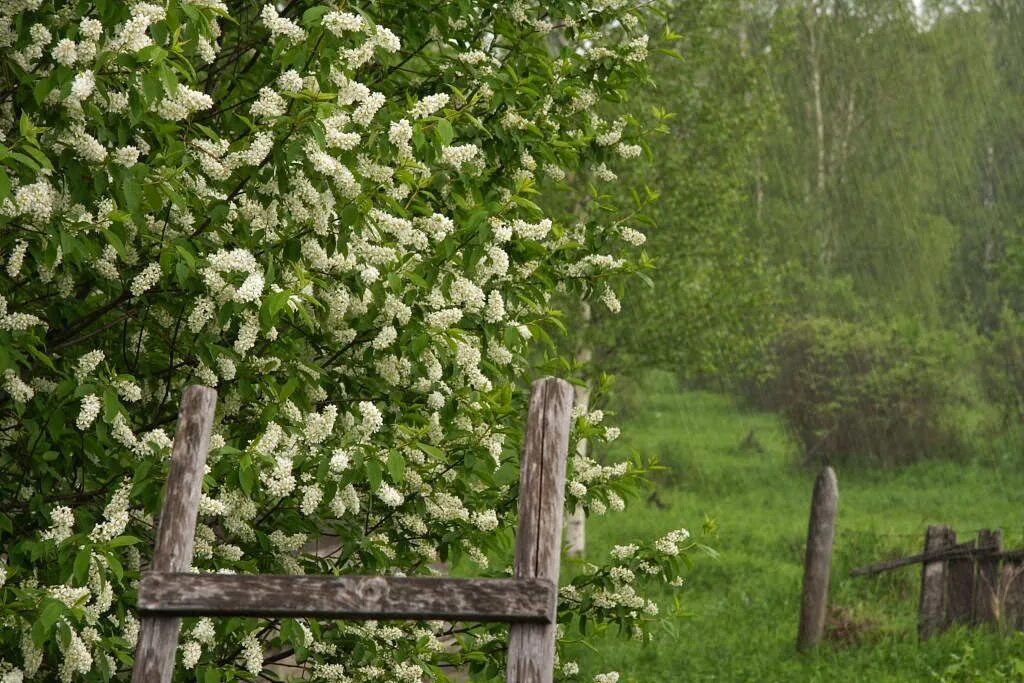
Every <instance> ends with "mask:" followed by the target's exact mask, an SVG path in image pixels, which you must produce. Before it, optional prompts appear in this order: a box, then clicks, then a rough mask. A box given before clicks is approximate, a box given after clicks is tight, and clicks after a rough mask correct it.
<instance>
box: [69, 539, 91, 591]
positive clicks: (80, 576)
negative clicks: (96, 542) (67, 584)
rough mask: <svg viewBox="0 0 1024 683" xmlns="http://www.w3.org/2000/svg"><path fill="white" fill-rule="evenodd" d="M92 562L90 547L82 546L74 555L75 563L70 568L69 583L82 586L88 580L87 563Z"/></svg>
mask: <svg viewBox="0 0 1024 683" xmlns="http://www.w3.org/2000/svg"><path fill="white" fill-rule="evenodd" d="M91 562H92V547H91V546H88V545H86V546H82V548H81V549H80V550H79V551H78V554H77V555H75V564H74V567H73V568H72V570H71V583H72V585H75V586H84V585H85V584H86V583H87V582H88V581H89V565H90V564H91Z"/></svg>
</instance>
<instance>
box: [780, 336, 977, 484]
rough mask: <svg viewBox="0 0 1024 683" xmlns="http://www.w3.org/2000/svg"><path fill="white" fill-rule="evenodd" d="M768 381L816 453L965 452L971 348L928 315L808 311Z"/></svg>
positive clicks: (899, 458)
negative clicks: (908, 320)
mask: <svg viewBox="0 0 1024 683" xmlns="http://www.w3.org/2000/svg"><path fill="white" fill-rule="evenodd" d="M775 356H776V362H777V364H778V367H777V369H776V372H775V373H774V377H773V379H772V381H771V383H770V386H769V388H768V398H769V401H770V402H771V405H772V406H773V407H774V408H775V409H777V410H779V411H780V412H781V413H782V415H783V416H784V417H785V418H786V421H787V423H788V424H789V426H790V429H791V430H792V431H793V433H794V436H795V437H796V439H797V441H798V443H799V444H800V445H801V447H802V449H803V452H804V460H805V461H806V462H814V463H817V462H825V463H829V462H837V461H840V460H847V459H849V458H850V456H855V457H856V458H858V459H859V460H860V461H861V462H876V463H884V464H894V463H902V462H909V461H912V460H915V459H917V458H920V457H924V456H926V455H927V456H940V455H956V454H958V453H960V452H962V450H963V439H964V428H963V426H962V425H960V424H958V421H957V418H958V417H959V416H958V415H957V414H956V412H955V408H956V406H958V405H960V404H962V403H963V402H965V401H966V400H967V399H968V398H969V395H970V389H971V387H970V384H969V383H970V381H971V379H970V377H971V376H970V372H969V370H968V369H967V368H965V367H964V364H965V361H969V349H967V348H965V347H964V346H963V344H962V343H961V342H960V340H958V339H957V338H956V337H955V336H953V335H951V334H948V333H940V332H929V331H928V330H925V329H922V328H921V326H918V325H905V324H904V325H898V324H877V323H876V324H873V325H872V324H865V323H859V324H855V323H848V322H843V321H841V320H835V319H830V318H808V319H805V320H801V321H798V322H795V323H793V324H792V325H789V326H787V327H786V328H785V330H784V332H783V333H782V334H781V335H780V337H779V341H778V342H777V347H776V349H775Z"/></svg>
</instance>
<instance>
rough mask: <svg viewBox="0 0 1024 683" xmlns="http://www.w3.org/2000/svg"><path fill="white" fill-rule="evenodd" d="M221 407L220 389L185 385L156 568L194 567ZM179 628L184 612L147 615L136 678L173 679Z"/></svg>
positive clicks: (141, 681) (162, 682)
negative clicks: (212, 440) (201, 503)
mask: <svg viewBox="0 0 1024 683" xmlns="http://www.w3.org/2000/svg"><path fill="white" fill-rule="evenodd" d="M216 406H217V392H216V391H215V390H213V389H210V388H209V387H201V386H190V387H187V388H186V389H185V393H184V395H183V396H182V399H181V408H180V409H179V411H178V431H177V433H176V434H175V435H174V447H173V448H172V450H171V471H170V473H169V475H168V477H167V491H166V493H165V494H164V504H163V508H162V511H161V513H160V521H159V525H158V526H157V531H156V546H155V548H154V551H153V561H152V562H151V563H150V566H149V570H150V571H151V572H187V571H188V570H189V567H191V566H192V546H193V542H194V541H195V535H196V514H197V512H198V510H199V499H200V497H201V496H202V489H203V486H202V481H203V471H204V468H205V466H206V456H207V453H208V452H209V450H210V433H211V430H212V428H213V414H214V411H215V410H216ZM180 629H181V617H180V616H164V615H154V614H145V613H144V614H143V615H142V619H141V622H140V627H139V642H138V646H137V647H136V649H135V659H136V663H135V669H134V671H133V672H132V683H167V682H169V681H170V680H171V676H172V674H173V673H174V653H175V650H177V649H178V632H179V630H180Z"/></svg>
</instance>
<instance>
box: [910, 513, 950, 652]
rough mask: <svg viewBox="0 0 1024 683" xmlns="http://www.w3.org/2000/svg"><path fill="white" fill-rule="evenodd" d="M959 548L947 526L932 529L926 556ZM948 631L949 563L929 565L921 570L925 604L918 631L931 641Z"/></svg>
mask: <svg viewBox="0 0 1024 683" xmlns="http://www.w3.org/2000/svg"><path fill="white" fill-rule="evenodd" d="M954 545H956V534H955V533H953V530H952V529H950V528H949V527H948V526H945V525H932V526H930V527H928V531H927V533H926V534H925V541H924V552H925V553H926V554H930V553H938V552H941V551H943V550H945V549H947V548H949V547H951V546H954ZM945 628H946V562H945V561H944V560H939V561H937V562H926V563H925V564H924V565H923V566H922V568H921V604H920V608H919V609H918V617H917V631H918V635H919V636H920V638H921V640H928V639H929V638H931V637H932V636H933V635H934V634H936V633H939V632H941V631H943V630H945Z"/></svg>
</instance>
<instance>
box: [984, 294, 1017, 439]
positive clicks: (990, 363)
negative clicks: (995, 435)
mask: <svg viewBox="0 0 1024 683" xmlns="http://www.w3.org/2000/svg"><path fill="white" fill-rule="evenodd" d="M979 355H980V363H979V366H980V370H981V372H980V374H981V381H982V386H983V387H984V389H985V394H986V396H987V397H988V398H989V399H990V400H991V401H992V402H993V403H994V404H995V405H996V406H998V409H999V412H1000V414H1001V416H1002V418H1003V425H1004V426H1009V425H1011V424H1019V423H1020V420H1021V418H1024V318H1022V317H1021V316H1020V314H1018V313H1015V312H1013V311H1011V310H1009V309H1007V310H1005V311H1003V314H1002V316H1000V320H999V327H998V328H997V329H996V330H995V331H994V332H993V333H992V334H991V336H990V337H989V339H988V343H987V344H985V345H984V346H983V347H982V350H981V353H980V354H979Z"/></svg>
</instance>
